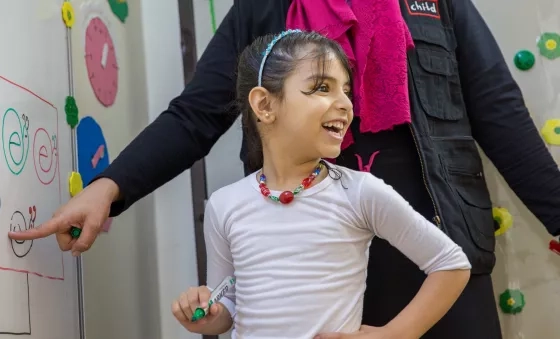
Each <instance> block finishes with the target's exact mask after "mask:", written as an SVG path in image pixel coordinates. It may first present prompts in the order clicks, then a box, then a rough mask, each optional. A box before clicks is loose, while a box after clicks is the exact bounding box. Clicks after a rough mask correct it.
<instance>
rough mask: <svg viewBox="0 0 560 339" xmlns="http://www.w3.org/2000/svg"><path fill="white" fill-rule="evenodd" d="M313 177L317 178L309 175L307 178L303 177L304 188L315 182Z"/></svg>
mask: <svg viewBox="0 0 560 339" xmlns="http://www.w3.org/2000/svg"><path fill="white" fill-rule="evenodd" d="M313 179H315V178H313V177H307V178H305V179H303V181H302V182H301V184H302V185H303V187H304V188H308V187H309V186H310V185H311V183H312V182H313Z"/></svg>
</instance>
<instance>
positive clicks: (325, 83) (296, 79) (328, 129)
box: [270, 54, 354, 158]
mask: <svg viewBox="0 0 560 339" xmlns="http://www.w3.org/2000/svg"><path fill="white" fill-rule="evenodd" d="M318 78H320V79H322V81H321V82H319V83H318ZM317 84H319V85H318V87H316V86H317ZM350 87H351V85H350V78H349V75H348V74H347V72H346V71H345V69H344V67H343V66H342V64H341V63H340V61H339V60H338V59H337V58H336V57H335V55H334V54H329V55H328V56H327V58H326V60H325V64H324V65H318V62H317V60H313V59H304V60H302V61H300V62H299V64H298V66H297V67H296V69H295V70H294V71H293V72H292V73H291V74H290V76H289V77H288V78H287V79H286V81H285V82H284V98H283V100H281V101H279V102H276V103H274V104H273V105H272V110H273V113H274V115H275V122H274V124H273V125H272V128H271V131H270V132H271V133H273V134H274V136H273V137H272V138H271V140H279V141H280V142H282V144H280V145H286V146H285V148H286V151H288V152H293V155H294V156H296V157H298V158H336V157H337V156H338V155H339V154H340V146H341V143H342V139H343V137H344V134H345V133H346V131H347V130H348V127H349V125H350V122H351V121H352V119H353V117H354V114H353V112H352V101H351V100H350V91H351V88H350ZM314 88H317V90H316V91H315V92H314V93H312V94H306V93H304V92H310V91H312V90H313V89H314Z"/></svg>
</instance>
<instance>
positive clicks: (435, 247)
mask: <svg viewBox="0 0 560 339" xmlns="http://www.w3.org/2000/svg"><path fill="white" fill-rule="evenodd" d="M351 79H352V77H351V71H350V66H349V64H348V60H347V59H346V56H345V54H344V52H343V50H342V49H341V47H340V46H339V45H338V44H337V43H335V42H333V41H332V40H329V39H327V38H325V37H323V36H321V35H319V34H317V33H308V32H301V31H297V30H296V31H286V32H283V33H282V34H280V35H276V36H266V37H262V38H258V39H256V40H255V42H254V43H253V44H252V45H250V46H249V47H247V48H246V49H245V51H244V52H243V53H242V55H241V57H240V61H239V68H238V79H237V93H238V94H237V95H238V99H239V104H240V108H241V111H242V112H243V126H244V129H245V135H246V136H247V137H248V138H249V140H248V143H249V145H250V147H251V150H250V156H251V160H252V163H251V165H252V166H253V170H254V173H252V174H250V175H249V176H247V177H245V178H244V179H242V180H240V181H238V182H236V183H234V184H231V185H229V186H226V187H224V188H222V189H220V190H218V191H216V192H215V193H213V194H212V196H211V197H210V199H209V200H208V203H207V205H206V212H205V218H204V234H205V240H206V249H207V260H208V267H207V269H208V284H209V285H210V286H217V285H218V284H219V283H220V282H221V281H222V279H223V278H224V277H226V276H230V275H231V276H233V275H235V277H236V279H237V282H236V287H235V289H234V291H229V292H228V293H227V294H226V297H225V299H222V301H223V303H218V304H215V305H212V307H211V308H210V314H209V315H208V316H207V317H206V318H204V319H202V320H199V321H196V322H191V321H190V319H191V318H192V314H193V312H194V310H195V309H196V308H198V307H205V306H206V305H207V302H208V288H206V287H204V286H201V287H195V288H191V289H189V290H188V291H187V292H185V293H184V294H183V295H182V296H181V297H180V298H179V299H178V300H177V301H176V302H175V303H174V305H173V313H174V315H175V317H176V318H177V319H178V320H179V321H180V322H181V323H182V324H183V326H185V327H186V328H187V329H188V330H189V331H191V332H196V333H201V334H207V335H217V334H221V333H224V332H226V331H227V330H228V329H230V328H231V326H232V324H233V325H234V331H233V338H236V337H237V338H256V339H257V338H258V339H262V338H293V339H297V338H302V339H309V338H313V337H315V336H317V335H320V333H324V332H345V333H352V332H356V331H358V330H360V327H361V322H362V303H363V296H364V290H365V287H366V286H365V282H366V270H367V266H368V248H369V244H370V242H371V240H372V238H373V237H379V238H383V239H386V240H387V241H388V242H389V243H390V244H391V245H392V246H394V247H395V248H397V249H398V250H399V251H401V252H402V253H403V254H404V255H405V256H407V257H408V258H410V259H411V260H412V261H413V262H414V263H416V264H417V265H418V267H419V269H421V270H423V271H424V272H425V273H426V274H428V278H427V279H426V281H425V282H424V285H423V286H422V288H421V289H420V291H419V293H418V294H417V295H416V297H415V298H414V299H413V300H412V301H411V302H410V304H409V305H408V306H407V307H406V308H405V309H404V310H403V311H402V312H401V313H400V314H399V315H397V316H396V317H395V318H394V319H393V320H392V321H390V322H389V323H388V324H387V325H386V326H384V327H379V328H369V329H368V331H370V333H371V338H399V339H406V338H419V337H420V336H422V335H423V333H425V332H426V331H427V330H428V329H429V328H430V327H431V326H433V325H434V324H435V323H436V322H437V321H438V320H439V319H440V318H441V317H442V316H443V315H444V314H445V313H446V312H447V311H448V310H449V308H450V307H451V306H452V304H453V303H454V302H455V300H456V299H457V298H458V296H459V295H460V293H461V291H462V290H463V288H464V287H465V285H466V283H467V281H468V279H469V275H470V271H469V270H470V264H469V261H468V260H467V258H466V256H465V254H464V253H463V252H462V250H461V248H460V247H458V246H457V245H456V244H455V243H454V242H453V241H451V240H450V239H449V238H448V237H447V236H446V235H445V234H444V233H443V232H442V231H441V230H440V229H438V228H437V227H436V226H435V225H434V224H432V223H430V222H429V221H427V220H426V219H424V218H423V217H422V216H421V215H420V214H419V213H417V212H416V211H414V210H413V209H412V207H411V206H410V205H409V204H408V203H407V202H406V201H405V200H404V199H403V198H402V197H401V196H400V195H399V194H397V193H396V192H395V191H394V190H393V189H392V188H391V187H390V186H388V185H386V184H385V183H384V182H383V181H382V180H380V179H378V178H376V177H374V176H373V175H371V174H370V173H365V172H358V171H354V170H350V169H347V168H344V167H341V166H336V165H333V164H329V163H327V162H326V161H324V160H322V159H328V158H336V157H337V156H338V155H339V153H340V150H341V143H342V140H343V136H344V134H345V133H346V131H347V129H348V126H349V125H350V123H351V121H352V119H353V112H352V102H351V99H350V98H351V88H352V83H351ZM370 260H385V258H371V259H370ZM372 273H373V274H375V272H370V274H372ZM225 304H229V305H230V307H225V306H224V305H225ZM427 305H429V307H428V306H427ZM378 307H384V306H383V305H378ZM362 329H363V328H362Z"/></svg>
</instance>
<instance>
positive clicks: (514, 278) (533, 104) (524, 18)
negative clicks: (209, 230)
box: [194, 0, 560, 339]
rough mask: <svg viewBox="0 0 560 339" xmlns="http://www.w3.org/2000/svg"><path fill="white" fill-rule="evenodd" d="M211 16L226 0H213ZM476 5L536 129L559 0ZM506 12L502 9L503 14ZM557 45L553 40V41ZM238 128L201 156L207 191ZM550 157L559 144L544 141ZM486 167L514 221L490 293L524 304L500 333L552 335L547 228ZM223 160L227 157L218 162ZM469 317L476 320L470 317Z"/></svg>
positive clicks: (557, 265) (224, 169) (559, 290)
mask: <svg viewBox="0 0 560 339" xmlns="http://www.w3.org/2000/svg"><path fill="white" fill-rule="evenodd" d="M208 2H209V1H208V0H194V4H195V18H196V19H195V23H196V39H197V50H198V53H199V56H200V54H201V53H202V51H203V50H204V48H205V47H206V45H207V44H208V41H209V40H210V38H211V36H212V31H211V29H210V27H211V25H210V22H211V20H210V19H211V16H210V11H209V7H208ZM214 2H215V14H216V19H217V21H218V22H219V21H221V19H222V18H223V16H224V15H225V14H226V12H227V10H228V9H229V7H230V6H231V4H232V1H231V0H216V1H214ZM477 6H478V8H479V9H480V11H481V13H482V14H483V16H484V18H485V19H486V20H487V22H488V24H489V26H490V28H491V29H492V31H493V33H494V34H495V36H496V38H497V40H498V42H499V44H500V47H501V49H502V51H503V53H504V55H505V57H506V59H507V60H508V62H509V66H510V68H511V70H512V72H513V74H514V76H515V78H516V80H517V81H518V82H519V84H520V86H521V88H522V90H523V93H524V96H525V99H526V103H527V106H528V107H529V109H530V111H531V113H532V117H533V119H534V121H535V124H536V126H537V127H538V128H539V129H541V128H542V126H543V124H544V123H545V122H546V120H548V119H553V118H556V117H557V115H558V113H559V112H560V100H559V99H560V90H559V89H560V87H559V86H560V61H550V60H547V59H544V58H542V57H540V56H539V54H538V49H537V47H536V43H535V41H536V38H538V36H539V35H540V34H541V33H542V32H545V31H551V32H560V17H559V16H558V14H557V13H560V1H555V0H538V1H536V2H527V1H523V0H512V1H507V3H506V2H505V1H504V2H503V5H502V6H499V4H498V3H496V2H483V1H478V3H477ZM504 12H507V14H508V15H507V16H504ZM559 45H560V42H559ZM521 49H529V50H531V51H532V52H533V53H534V54H535V56H536V58H537V63H536V65H535V66H534V68H533V69H532V70H530V71H529V72H520V71H518V70H517V69H516V68H515V66H514V65H513V56H514V54H515V53H516V52H517V51H518V50H521ZM240 144H241V130H240V126H239V123H236V124H235V125H234V126H233V127H232V128H231V129H230V130H229V131H228V133H227V134H226V135H224V136H223V137H222V138H221V139H220V141H219V142H218V143H217V145H216V146H215V147H214V148H213V149H212V152H211V153H210V154H209V155H208V157H207V158H206V174H207V187H208V193H209V194H211V193H212V192H213V191H215V190H216V189H218V188H219V187H221V186H223V185H227V184H229V183H232V182H234V181H236V180H238V179H240V178H241V177H243V170H242V164H241V162H240V161H239V157H238V154H239V147H240ZM550 150H551V152H552V154H553V155H554V157H555V159H557V160H560V149H558V148H554V147H553V146H550ZM484 162H485V169H486V170H485V172H486V175H487V177H488V181H489V188H490V191H491V194H492V199H493V202H494V205H495V206H496V207H505V208H506V209H507V210H508V211H509V212H510V214H512V215H513V221H514V222H513V226H512V228H511V229H510V230H509V231H508V232H506V233H505V234H503V235H501V236H498V239H497V257H498V259H497V265H496V269H495V272H494V274H493V278H494V286H495V293H496V300H497V301H499V297H500V295H501V294H502V293H503V292H504V291H505V290H506V289H508V288H509V289H512V290H515V289H519V290H520V291H521V292H522V293H523V294H524V297H525V300H526V306H525V308H524V309H523V311H522V312H521V313H520V314H517V315H510V314H505V313H504V312H501V311H500V313H501V315H500V317H501V322H502V328H503V330H502V331H503V332H504V339H521V338H526V339H529V338H554V337H556V336H557V334H556V333H557V329H556V326H555V324H556V323H555V321H556V320H557V319H556V318H557V315H558V314H559V313H560V304H559V303H558V301H559V298H558V297H559V295H560V285H558V281H560V258H559V257H558V255H556V254H554V253H552V252H551V251H549V250H548V248H547V246H548V242H549V240H550V236H549V235H548V234H547V233H546V232H545V230H544V228H543V227H542V225H541V224H540V223H539V222H538V221H537V220H536V218H535V217H534V216H533V215H532V214H531V213H530V212H529V211H528V210H527V209H526V208H525V207H524V206H523V204H522V203H521V202H520V201H519V199H518V198H517V197H516V196H515V195H514V194H513V193H512V192H511V190H510V189H509V188H508V187H507V185H506V184H505V183H504V181H503V179H502V178H501V176H500V175H499V174H497V172H496V170H495V168H494V167H493V165H492V164H491V163H490V162H489V161H488V159H486V158H484ZM224 164H227V165H226V166H224ZM473 325H475V324H473ZM222 337H226V336H222Z"/></svg>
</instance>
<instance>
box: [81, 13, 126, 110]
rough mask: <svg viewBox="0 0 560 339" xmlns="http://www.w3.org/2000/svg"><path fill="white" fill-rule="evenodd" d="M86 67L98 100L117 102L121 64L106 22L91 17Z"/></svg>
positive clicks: (107, 102) (87, 30)
mask: <svg viewBox="0 0 560 339" xmlns="http://www.w3.org/2000/svg"><path fill="white" fill-rule="evenodd" d="M85 49H86V55H85V58H86V67H87V71H88V76H89V82H90V84H91V88H92V89H93V92H94V93H95V96H96V97H97V100H99V102H100V103H101V104H102V105H103V106H105V107H109V106H111V105H113V104H114V103H115V98H116V97H117V89H118V86H119V66H118V64H117V56H116V54H115V45H114V44H113V39H112V38H111V35H110V33H109V29H108V28H107V26H106V25H105V23H104V22H103V21H102V20H101V19H100V18H99V17H95V18H93V19H91V21H90V22H89V25H88V27H87V29H86V43H85Z"/></svg>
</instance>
